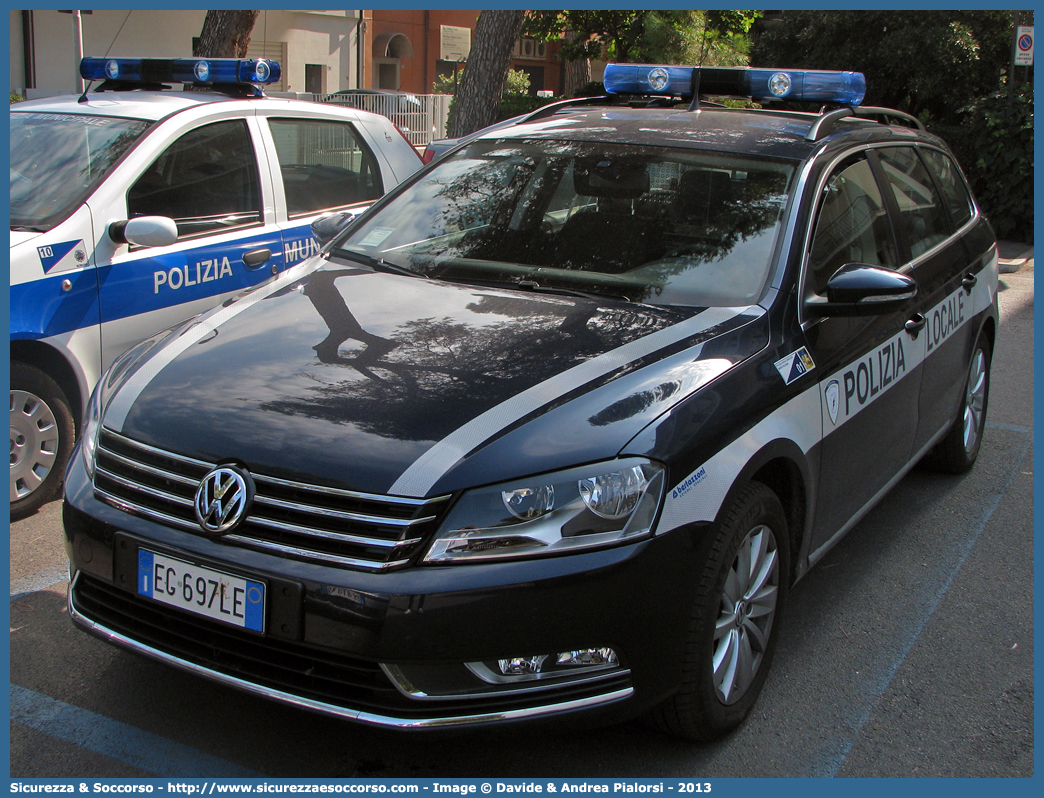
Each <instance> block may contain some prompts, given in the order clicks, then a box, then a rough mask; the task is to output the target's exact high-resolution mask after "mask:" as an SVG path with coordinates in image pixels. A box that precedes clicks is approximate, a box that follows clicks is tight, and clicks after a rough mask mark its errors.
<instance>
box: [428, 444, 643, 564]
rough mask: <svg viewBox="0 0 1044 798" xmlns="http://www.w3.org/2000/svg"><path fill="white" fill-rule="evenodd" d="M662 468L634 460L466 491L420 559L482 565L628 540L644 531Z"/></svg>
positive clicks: (585, 467)
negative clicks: (479, 563)
mask: <svg viewBox="0 0 1044 798" xmlns="http://www.w3.org/2000/svg"><path fill="white" fill-rule="evenodd" d="M663 471H664V469H663V466H661V465H659V464H658V463H654V462H651V461H649V460H644V459H641V458H637V457H635V458H628V459H624V460H614V461H612V462H609V463H599V464H597V465H591V466H582V467H579V468H571V469H569V470H568V471H558V472H555V473H553V474H544V475H542V476H538V477H532V478H530V479H523V480H516V481H513V482H506V483H502V484H500V485H491V486H489V487H485V488H476V489H475V490H470V491H468V492H467V493H465V494H464V495H463V496H462V497H461V499H460V501H458V502H457V504H456V506H455V507H454V508H453V510H452V511H451V512H450V514H449V516H448V517H447V518H446V520H445V521H444V522H443V524H442V526H441V527H440V528H439V531H438V533H436V536H435V540H434V542H433V543H432V544H431V548H430V549H429V550H428V553H427V555H426V556H425V558H424V559H425V562H435V563H445V564H449V563H459V562H487V561H490V560H502V559H506V558H510V557H532V556H534V555H542V554H558V553H560V552H571V551H577V550H580V549H589V548H595V547H600V546H607V545H612V544H614V543H623V542H630V541H632V540H636V539H638V538H640V537H643V536H646V535H649V534H651V533H652V525H653V521H655V519H656V512H657V510H658V509H659V506H660V500H661V498H662V496H663V481H664V475H663Z"/></svg>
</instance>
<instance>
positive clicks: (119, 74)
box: [80, 58, 282, 88]
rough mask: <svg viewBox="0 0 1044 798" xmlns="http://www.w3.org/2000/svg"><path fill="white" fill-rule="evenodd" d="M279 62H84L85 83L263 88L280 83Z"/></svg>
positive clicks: (176, 60)
mask: <svg viewBox="0 0 1044 798" xmlns="http://www.w3.org/2000/svg"><path fill="white" fill-rule="evenodd" d="M281 73H282V68H281V67H280V66H279V62H278V61H269V60H267V59H264V58H84V59H82V60H81V61H80V76H81V77H82V78H83V79H84V80H106V81H113V82H115V83H119V84H120V85H121V86H125V87H128V88H131V87H133V85H134V84H142V85H155V84H157V83H185V84H190V85H196V86H213V85H220V84H225V85H227V84H235V85H240V86H255V87H256V86H260V85H265V84H269V83H276V82H278V81H279V78H280V75H281Z"/></svg>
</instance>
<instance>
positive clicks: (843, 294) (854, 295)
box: [805, 263, 917, 316]
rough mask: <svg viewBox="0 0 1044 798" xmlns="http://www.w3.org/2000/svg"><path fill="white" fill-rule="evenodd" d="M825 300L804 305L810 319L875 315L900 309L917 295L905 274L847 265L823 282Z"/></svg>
mask: <svg viewBox="0 0 1044 798" xmlns="http://www.w3.org/2000/svg"><path fill="white" fill-rule="evenodd" d="M826 293H827V295H826V299H825V300H824V299H823V298H822V297H814V298H813V299H810V300H808V301H807V302H805V309H806V311H808V313H809V314H810V315H812V316H878V315H884V314H886V313H893V312H895V311H898V310H901V309H902V308H903V306H904V305H905V304H906V303H907V302H909V301H910V300H911V299H913V298H914V297H915V296H917V283H916V282H915V281H914V280H913V279H911V278H910V277H907V276H906V275H905V274H900V273H899V272H896V271H892V270H891V269H883V268H881V267H880V266H870V265H868V264H866V263H848V264H846V265H844V266H842V267H841V268H840V269H838V270H837V271H836V272H834V275H833V276H832V277H831V278H830V279H829V280H828V281H827V286H826Z"/></svg>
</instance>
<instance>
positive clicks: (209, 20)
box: [192, 11, 261, 58]
mask: <svg viewBox="0 0 1044 798" xmlns="http://www.w3.org/2000/svg"><path fill="white" fill-rule="evenodd" d="M260 13H261V12H260V11H208V12H207V16H206V17H205V18H204V20H203V30H202V31H201V32H200V34H199V41H198V42H197V43H196V45H195V46H194V47H193V48H192V55H194V56H206V57H208V58H245V57H246V53H247V47H248V46H249V45H250V33H251V31H253V29H254V22H255V21H257V15H258V14H260Z"/></svg>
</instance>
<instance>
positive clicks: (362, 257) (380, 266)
mask: <svg viewBox="0 0 1044 798" xmlns="http://www.w3.org/2000/svg"><path fill="white" fill-rule="evenodd" d="M331 254H333V255H337V256H340V257H344V258H347V259H348V260H354V261H355V262H356V263H362V264H364V265H366V266H369V267H370V268H371V269H373V270H374V271H378V272H389V273H391V274H403V275H406V276H407V277H423V278H425V279H427V275H424V274H421V273H420V272H415V271H413V269H407V268H406V267H405V266H399V265H397V264H395V263H389V262H388V261H386V260H385V259H384V258H375V257H373V256H372V255H366V254H364V253H362V252H356V251H354V250H351V249H335V250H334V251H333V252H332V253H331Z"/></svg>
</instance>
